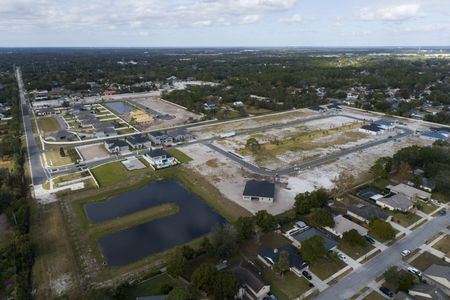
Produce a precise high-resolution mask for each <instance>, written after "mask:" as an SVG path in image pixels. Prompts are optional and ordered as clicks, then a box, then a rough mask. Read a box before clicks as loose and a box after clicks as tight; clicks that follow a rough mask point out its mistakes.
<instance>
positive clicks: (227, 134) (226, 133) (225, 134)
mask: <svg viewBox="0 0 450 300" xmlns="http://www.w3.org/2000/svg"><path fill="white" fill-rule="evenodd" d="M235 135H236V131H228V132H224V133H222V134H220V138H222V139H224V138H229V137H232V136H235Z"/></svg>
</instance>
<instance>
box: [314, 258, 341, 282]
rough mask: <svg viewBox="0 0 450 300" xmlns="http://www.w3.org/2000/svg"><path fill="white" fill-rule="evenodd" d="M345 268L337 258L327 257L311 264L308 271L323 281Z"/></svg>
mask: <svg viewBox="0 0 450 300" xmlns="http://www.w3.org/2000/svg"><path fill="white" fill-rule="evenodd" d="M345 266H346V264H345V263H344V262H343V261H341V260H340V259H339V258H337V257H330V256H328V257H325V258H320V259H318V260H316V261H314V262H311V264H310V266H309V269H310V270H311V272H313V273H314V274H316V275H317V276H318V277H319V278H320V279H322V280H325V279H327V278H328V277H330V276H331V275H333V274H334V273H336V272H337V271H339V270H340V269H342V268H344V267H345Z"/></svg>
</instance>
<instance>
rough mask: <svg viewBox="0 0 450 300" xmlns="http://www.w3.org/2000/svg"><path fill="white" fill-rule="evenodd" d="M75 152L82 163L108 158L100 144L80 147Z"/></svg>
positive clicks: (107, 153) (106, 152)
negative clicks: (79, 156)
mask: <svg viewBox="0 0 450 300" xmlns="http://www.w3.org/2000/svg"><path fill="white" fill-rule="evenodd" d="M77 150H78V152H79V154H80V155H81V158H82V159H83V160H84V161H94V160H99V159H102V158H105V157H109V156H110V154H109V152H108V151H107V150H106V149H105V146H104V145H103V144H102V143H99V144H92V145H86V146H80V147H77Z"/></svg>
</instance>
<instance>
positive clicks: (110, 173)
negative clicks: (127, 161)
mask: <svg viewBox="0 0 450 300" xmlns="http://www.w3.org/2000/svg"><path fill="white" fill-rule="evenodd" d="M91 172H92V174H93V175H94V177H95V179H96V180H97V182H98V184H99V185H100V187H108V186H112V185H115V184H117V183H119V182H121V181H123V180H124V179H126V178H127V177H128V176H129V174H128V173H131V172H130V171H128V170H127V169H126V168H125V167H124V166H123V165H122V163H121V162H119V161H116V162H112V163H109V164H105V165H101V166H99V167H96V168H94V169H91Z"/></svg>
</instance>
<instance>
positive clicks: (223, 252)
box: [209, 224, 238, 258]
mask: <svg viewBox="0 0 450 300" xmlns="http://www.w3.org/2000/svg"><path fill="white" fill-rule="evenodd" d="M209 240H210V241H211V246H212V251H213V253H214V255H216V256H217V257H219V258H228V257H230V256H232V255H233V254H234V253H236V251H237V250H238V243H237V242H238V233H237V231H236V229H235V228H234V226H233V225H232V224H225V225H223V226H220V225H219V224H216V225H214V226H213V228H212V229H211V233H210V234H209Z"/></svg>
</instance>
